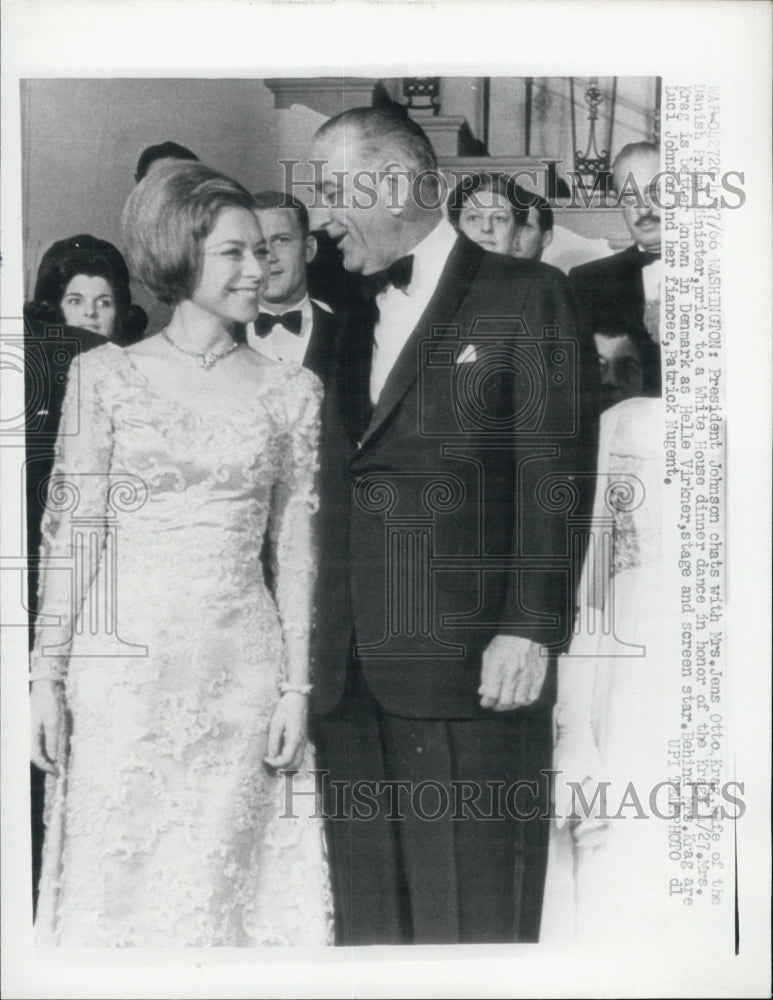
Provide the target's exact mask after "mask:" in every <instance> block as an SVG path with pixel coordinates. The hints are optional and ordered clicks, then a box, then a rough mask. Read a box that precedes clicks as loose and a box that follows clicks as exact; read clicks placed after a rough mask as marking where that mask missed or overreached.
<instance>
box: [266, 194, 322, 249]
mask: <svg viewBox="0 0 773 1000" xmlns="http://www.w3.org/2000/svg"><path fill="white" fill-rule="evenodd" d="M252 197H253V200H254V201H255V208H256V209H261V208H290V209H292V210H293V211H294V212H295V215H296V217H297V219H298V224H299V225H300V227H301V236H303V238H304V239H306V237H307V236H308V235H309V232H310V231H311V227H310V225H309V210H308V208H306V206H305V205H304V204H303V202H302V201H299V200H298V199H297V198H294V197H293V196H292V195H291V194H287V193H286V192H285V191H258V193H257V194H254V195H253V196H252Z"/></svg>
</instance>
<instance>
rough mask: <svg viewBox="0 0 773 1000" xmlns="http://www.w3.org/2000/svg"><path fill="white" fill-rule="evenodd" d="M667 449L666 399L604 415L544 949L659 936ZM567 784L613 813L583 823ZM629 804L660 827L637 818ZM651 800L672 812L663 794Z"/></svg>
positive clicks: (564, 730) (561, 762)
mask: <svg viewBox="0 0 773 1000" xmlns="http://www.w3.org/2000/svg"><path fill="white" fill-rule="evenodd" d="M661 441H662V418H661V400H660V399H643V398H634V399H628V400H625V401H624V402H622V403H619V404H617V405H616V406H613V407H612V408H611V409H609V410H607V411H606V412H605V413H604V414H603V415H602V418H601V433H600V438H599V470H598V471H599V478H598V486H597V492H596V504H595V508H594V515H593V530H592V533H591V541H590V544H589V548H588V556H587V557H586V563H585V567H584V570H583V577H582V581H581V586H580V595H579V602H578V603H579V607H580V611H579V615H578V628H577V634H576V636H575V639H574V640H573V642H572V645H571V647H570V651H569V655H566V656H562V657H561V658H560V661H559V681H558V684H559V689H558V702H557V705H556V710H555V721H556V732H557V742H556V748H555V755H554V762H553V767H554V769H555V770H556V771H559V772H561V773H560V774H559V775H558V776H557V777H556V784H555V805H556V816H557V817H558V818H557V821H556V823H555V824H553V829H552V830H551V841H550V852H549V861H548V874H547V879H546V886H545V902H544V908H543V917H542V929H541V934H540V941H541V942H543V943H544V942H550V941H557V940H579V941H584V942H595V943H606V944H609V942H614V944H615V945H624V944H626V943H627V944H635V945H636V946H638V947H642V946H643V945H644V944H646V942H647V940H648V939H649V938H652V937H653V935H657V934H658V933H661V931H662V929H663V927H664V920H663V917H664V914H665V908H666V907H667V905H668V886H667V878H666V875H667V865H668V841H667V836H668V823H667V822H666V821H665V820H663V819H659V818H658V817H657V816H654V817H653V816H652V809H651V806H650V801H649V794H650V790H651V789H652V788H653V787H654V786H655V785H657V784H658V782H662V781H665V780H667V778H668V773H667V755H666V750H667V742H666V741H667V733H666V730H665V718H666V707H667V694H666V691H665V674H664V670H665V664H664V661H663V651H662V643H661V633H662V612H661V602H660V594H661V591H662V579H661V574H662V568H663V564H662V559H661V551H662V541H661V516H662V514H661V482H662V473H661V469H660V465H661V458H662V445H661ZM569 782H576V783H579V784H581V785H582V788H583V790H584V793H585V798H586V801H587V802H588V803H592V800H593V796H594V794H595V793H596V792H597V791H598V788H599V784H600V783H601V782H609V785H608V787H607V789H606V800H607V806H606V811H605V814H604V815H602V814H601V812H600V809H599V802H598V800H597V802H596V804H595V805H594V806H593V807H592V808H591V810H590V814H589V816H588V817H587V818H585V817H584V806H583V805H582V803H581V801H580V799H579V798H575V800H574V806H573V799H572V792H571V790H570V788H569V786H568V783H569ZM631 787H632V788H633V790H634V791H633V793H631V791H630V788H631ZM633 795H635V796H636V797H637V798H638V800H639V801H640V803H641V807H642V809H641V812H643V813H645V814H646V815H648V816H650V817H651V818H649V819H646V820H645V819H635V818H634V817H635V816H636V815H637V813H639V810H638V808H637V806H636V802H635V800H634V798H633ZM656 801H657V806H658V808H659V809H660V810H661V812H665V813H667V811H668V805H667V801H666V796H665V794H661V795H660V797H659V799H658V800H656ZM623 803H626V805H625V806H624V807H623V808H622V809H621V808H620V807H621V805H622V804H623ZM573 813H574V815H575V816H576V817H577V819H574V820H573V819H571V816H572V815H573ZM616 814H619V816H618V818H615V819H612V818H608V819H606V818H605V816H606V817H614V816H615V815H616Z"/></svg>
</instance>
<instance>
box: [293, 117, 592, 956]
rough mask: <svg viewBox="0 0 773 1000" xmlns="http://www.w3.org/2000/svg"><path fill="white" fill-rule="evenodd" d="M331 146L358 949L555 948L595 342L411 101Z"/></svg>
mask: <svg viewBox="0 0 773 1000" xmlns="http://www.w3.org/2000/svg"><path fill="white" fill-rule="evenodd" d="M310 160H311V161H312V162H314V163H315V165H316V167H318V168H320V169H319V172H318V173H317V183H316V187H317V192H318V197H319V201H318V203H317V206H316V207H318V208H319V209H320V211H321V212H322V218H323V220H324V221H323V223H322V224H323V226H324V229H325V230H326V232H327V233H328V235H329V236H330V237H331V239H332V240H333V241H335V243H336V244H337V246H338V247H339V249H340V251H341V253H342V254H343V263H344V267H345V268H346V270H347V272H349V273H348V275H347V280H346V283H345V290H346V295H347V307H346V310H345V314H344V328H343V330H342V340H341V345H340V349H339V352H338V353H337V362H336V365H335V366H334V373H333V375H332V377H331V379H330V381H329V383H328V389H327V392H326V396H325V402H324V404H323V418H322V439H321V450H320V510H319V577H318V586H317V594H316V603H315V621H316V633H315V649H314V658H313V679H314V690H313V705H314V709H315V711H316V713H317V718H316V732H315V744H316V746H317V750H318V753H319V757H318V762H319V766H320V768H321V770H322V772H323V774H324V784H323V793H324V795H325V799H324V802H325V813H326V815H327V817H328V818H329V820H330V824H329V832H330V836H331V845H330V846H331V850H330V854H331V867H332V874H333V885H334V891H335V896H336V904H337V913H336V917H337V940H338V943H339V944H344V945H350V944H362V945H368V944H371V945H373V944H401V943H402V944H408V943H422V944H441V943H456V942H486V941H489V942H497V941H498V942H507V941H535V940H536V939H537V936H538V932H539V922H540V912H541V906H542V891H543V879H544V868H545V856H546V850H545V848H546V842H545V835H546V832H547V821H546V820H545V819H544V818H543V817H544V815H545V813H544V812H543V809H544V807H545V805H546V792H547V787H546V781H545V780H542V772H544V771H545V770H546V769H547V768H548V767H549V763H550V758H551V729H550V703H551V680H550V675H549V674H548V675H547V679H546V672H547V671H546V668H547V664H548V662H549V657H548V655H547V654H546V650H545V648H546V647H549V648H552V649H556V648H560V647H561V646H562V644H563V643H564V642H565V641H566V639H567V638H568V635H569V632H570V631H571V619H572V611H573V605H574V598H573V594H574V582H575V581H573V580H572V569H571V565H572V563H571V554H570V553H571V550H572V543H571V541H570V534H571V532H570V530H569V524H568V521H567V518H569V517H574V516H579V517H580V518H582V515H583V513H585V514H586V515H587V512H588V510H589V500H590V495H591V493H592V484H593V476H592V474H591V473H592V470H593V468H594V465H595V445H596V430H597V396H598V391H597V390H598V360H597V357H596V353H595V350H594V347H593V343H592V341H591V339H590V337H589V336H587V335H585V334H583V333H582V332H581V331H580V330H579V329H578V324H577V319H576V315H575V311H574V307H573V304H572V301H571V298H570V296H569V294H568V288H567V282H566V279H565V278H564V276H563V275H562V274H560V272H558V271H556V270H555V269H553V268H549V267H545V266H544V265H542V264H540V263H538V262H537V261H533V260H516V259H513V258H510V257H506V256H503V255H500V254H495V253H487V252H485V251H484V250H482V249H481V248H480V247H479V246H478V245H477V244H475V243H474V242H472V241H471V240H469V239H468V238H467V237H466V236H464V235H463V234H461V233H459V234H457V233H456V232H455V230H454V228H453V227H452V226H451V224H450V223H449V222H448V220H447V219H446V218H445V217H444V215H443V211H442V201H443V192H442V184H441V183H440V178H439V175H438V172H437V161H436V158H435V154H434V151H433V149H432V146H431V145H430V143H429V141H428V139H427V136H426V134H425V133H424V132H423V131H422V129H421V128H420V127H419V126H418V125H417V124H416V123H415V122H413V121H411V119H410V118H408V117H407V116H406V115H405V114H404V113H402V114H401V113H400V112H399V111H397V110H384V109H375V108H358V109H353V110H351V111H346V112H344V113H343V114H341V115H338V116H337V117H335V118H333V119H331V120H330V121H329V122H327V123H326V124H325V125H323V126H322V128H321V129H319V131H318V132H317V134H316V136H315V140H314V144H313V147H312V151H311V153H310ZM586 387H587V389H588V391H587V392H584V391H583V390H585V388H586ZM559 484H563V487H565V489H563V492H562V495H563V496H564V498H565V500H566V502H565V503H562V502H560V497H559V496H558V493H557V492H556V490H558V492H561V491H562V487H559ZM589 484H590V487H591V489H590V490H589V489H588V486H589ZM570 496H571V499H570ZM570 508H571V512H570ZM519 789H520V791H519Z"/></svg>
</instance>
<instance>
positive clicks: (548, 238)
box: [542, 229, 553, 250]
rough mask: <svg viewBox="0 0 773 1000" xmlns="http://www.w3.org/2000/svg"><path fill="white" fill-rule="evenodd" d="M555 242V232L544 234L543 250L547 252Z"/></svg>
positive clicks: (548, 231) (549, 230)
mask: <svg viewBox="0 0 773 1000" xmlns="http://www.w3.org/2000/svg"><path fill="white" fill-rule="evenodd" d="M552 242H553V230H552V229H548V230H546V232H544V233H543V234H542V249H543V250H547V248H548V247H549V246H550V244H551V243H552Z"/></svg>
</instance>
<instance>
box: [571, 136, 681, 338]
mask: <svg viewBox="0 0 773 1000" xmlns="http://www.w3.org/2000/svg"><path fill="white" fill-rule="evenodd" d="M659 170H660V151H659V150H658V147H657V146H655V145H653V144H652V143H650V142H634V143H630V144H629V145H627V146H624V147H623V148H622V149H621V150H620V152H619V153H618V155H617V158H616V159H615V162H614V164H613V167H612V178H613V184H614V190H615V192H616V193H617V195H618V198H619V201H620V206H621V208H622V212H623V218H624V219H625V224H626V227H627V229H628V232H629V233H630V234H631V237H632V238H633V240H634V244H633V246H630V247H628V249H627V250H623V251H622V252H621V253H616V254H614V255H613V256H611V257H606V258H604V259H603V260H597V261H591V262H590V263H588V264H584V265H582V266H581V267H576V268H573V269H572V271H570V273H569V280H570V283H571V285H572V288H573V290H574V293H575V295H576V296H577V301H578V303H579V305H580V309H581V311H582V314H583V317H584V319H585V322H586V324H587V326H588V328H589V329H591V330H608V329H611V328H613V327H614V326H616V325H617V326H619V325H622V327H623V328H624V329H635V330H638V331H640V332H642V333H645V334H646V335H648V336H649V337H650V339H651V340H652V341H653V342H654V343H657V341H658V337H659V327H660V282H661V273H662V266H661V260H660V210H659V209H658V207H657V205H656V203H655V200H654V198H653V195H654V194H656V192H654V191H652V190H651V186H652V184H653V181H654V179H655V178H656V175H657V174H658V172H659Z"/></svg>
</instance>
